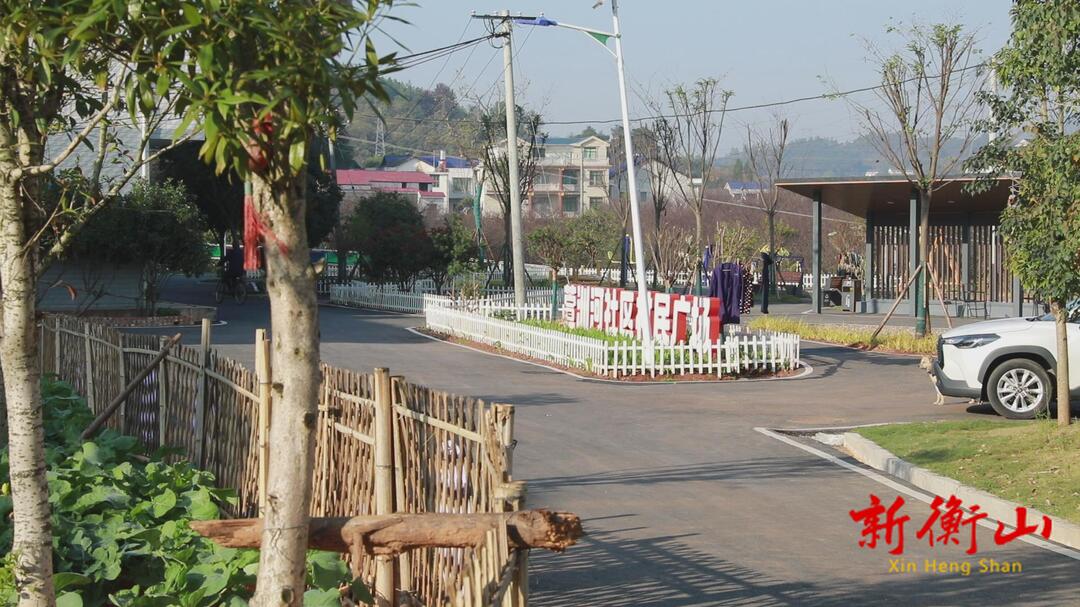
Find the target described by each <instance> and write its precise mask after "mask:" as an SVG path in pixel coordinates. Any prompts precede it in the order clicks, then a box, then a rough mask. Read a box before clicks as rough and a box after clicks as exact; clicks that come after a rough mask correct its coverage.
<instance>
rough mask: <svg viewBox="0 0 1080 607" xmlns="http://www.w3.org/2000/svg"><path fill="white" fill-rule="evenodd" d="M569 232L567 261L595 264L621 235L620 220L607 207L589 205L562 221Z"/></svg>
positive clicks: (616, 244) (585, 265)
mask: <svg viewBox="0 0 1080 607" xmlns="http://www.w3.org/2000/svg"><path fill="white" fill-rule="evenodd" d="M565 223H566V224H567V228H568V230H569V235H570V245H569V249H570V250H569V252H568V253H569V256H568V262H569V264H570V265H572V266H575V267H583V266H584V267H591V268H596V267H599V266H600V265H602V264H601V263H600V262H601V260H606V259H607V253H608V252H609V251H611V250H612V249H613V248H614V249H615V250H616V251H617V250H618V249H617V247H618V244H619V242H620V239H621V238H622V234H623V231H622V222H621V221H620V220H619V217H618V215H616V214H615V213H614V212H613V211H612V210H610V209H589V210H588V211H586V212H585V213H583V214H581V215H579V216H577V217H573V218H571V219H568V220H566V221H565Z"/></svg>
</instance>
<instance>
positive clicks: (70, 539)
mask: <svg viewBox="0 0 1080 607" xmlns="http://www.w3.org/2000/svg"><path fill="white" fill-rule="evenodd" d="M42 395H43V399H44V403H45V436H46V446H47V451H46V462H47V464H48V479H49V502H50V504H51V506H52V512H53V516H52V527H53V551H54V560H55V571H56V573H55V575H54V578H53V579H54V583H55V585H56V589H57V594H58V597H57V604H58V605H61V606H63V607H79V606H82V605H120V606H122V607H150V606H153V607H157V606H171V605H176V606H179V607H199V606H205V605H222V604H228V605H243V604H246V602H247V599H248V598H250V596H251V593H252V592H253V590H254V587H255V574H256V572H257V569H258V560H259V553H258V551H256V550H237V549H233V548H222V547H220V546H218V545H217V544H214V543H213V542H211V541H210V540H207V539H205V538H203V537H202V536H200V535H199V534H197V533H195V531H193V530H192V529H191V528H190V527H189V526H188V525H187V523H188V522H189V521H192V520H207V519H215V518H218V517H219V515H220V508H221V507H222V506H223V505H226V504H229V503H232V502H233V500H234V499H235V498H234V497H233V495H232V492H231V490H226V489H219V488H217V487H215V486H214V477H213V475H211V474H210V473H208V472H205V471H201V470H198V469H196V468H194V467H192V466H191V464H190V463H188V462H186V461H183V460H180V461H177V462H175V463H169V462H167V461H164V460H163V459H162V456H163V455H165V453H164V452H162V453H158V454H155V455H154V456H153V457H152V458H151V460H150V461H149V462H147V463H143V462H142V461H140V460H139V459H138V458H137V457H136V456H137V455H139V453H140V451H141V446H140V445H139V444H138V441H137V440H136V439H135V438H134V437H131V436H125V435H122V434H118V433H116V432H113V431H111V430H106V431H104V432H103V433H101V434H100V435H99V436H98V437H97V438H95V440H93V441H87V442H82V441H81V440H80V438H79V433H80V432H81V430H82V429H83V428H85V427H86V425H87V424H88V423H89V422H90V420H91V419H92V415H91V413H90V411H89V409H87V408H86V405H85V403H84V402H83V400H82V398H81V397H79V396H78V395H77V394H75V393H74V391H73V390H72V389H71V387H70V386H68V385H67V384H64V383H61V382H58V381H55V380H53V379H51V378H50V379H46V380H45V381H44V382H43V384H42ZM0 479H3V481H4V485H3V490H2V491H0V549H2V550H4V552H5V553H10V547H11V542H12V526H11V520H10V516H9V515H10V513H11V508H12V504H11V496H10V494H9V491H8V489H7V480H8V453H7V450H6V449H5V450H3V451H0ZM13 565H14V559H13V557H12V556H11V555H10V554H8V556H7V557H6V558H5V560H4V561H2V562H0V604H14V603H15V601H16V598H17V597H16V593H15V586H14V578H13V575H12V567H13ZM307 577H308V580H307V581H308V585H309V588H310V589H309V590H307V592H305V594H304V603H305V604H306V605H339V604H341V598H342V596H343V595H342V590H341V589H345V595H347V596H350V597H351V598H352V599H353V600H356V601H367V602H370V601H371V597H370V595H369V594H368V593H367V590H366V588H364V587H363V585H362V584H359V583H355V582H352V579H351V576H350V575H349V569H348V567H347V566H346V565H345V563H344V562H342V560H341V558H340V556H339V555H337V554H335V553H329V552H317V551H312V552H310V553H309V555H308V576H307Z"/></svg>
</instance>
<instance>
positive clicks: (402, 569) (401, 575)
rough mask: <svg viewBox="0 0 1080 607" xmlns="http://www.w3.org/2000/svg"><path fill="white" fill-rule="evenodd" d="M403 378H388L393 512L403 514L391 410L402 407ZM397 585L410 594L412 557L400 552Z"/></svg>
mask: <svg viewBox="0 0 1080 607" xmlns="http://www.w3.org/2000/svg"><path fill="white" fill-rule="evenodd" d="M404 383H405V378H404V377H402V376H401V375H393V376H391V377H390V401H391V405H392V406H391V417H390V419H391V432H392V433H393V435H394V511H395V512H405V511H406V510H405V503H406V499H405V458H404V456H403V455H402V452H401V451H402V447H401V428H400V427H399V426H398V424H397V423H396V416H397V413H396V412H394V411H393V408H394V407H396V406H398V405H402V406H404V403H403V402H402V398H401V397H402V390H404V389H405V386H404ZM397 569H398V583H397V587H398V588H400V589H401V590H402V591H404V592H411V591H412V589H413V583H412V555H411V554H410V553H409V552H407V551H406V552H402V553H401V554H399V555H398V567H397Z"/></svg>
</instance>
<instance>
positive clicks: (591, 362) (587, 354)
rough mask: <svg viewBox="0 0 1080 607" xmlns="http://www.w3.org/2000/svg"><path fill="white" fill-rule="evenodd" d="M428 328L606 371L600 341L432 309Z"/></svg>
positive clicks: (604, 347)
mask: <svg viewBox="0 0 1080 607" xmlns="http://www.w3.org/2000/svg"><path fill="white" fill-rule="evenodd" d="M425 316H426V324H427V327H428V328H429V329H431V330H433V331H438V332H440V333H446V334H448V335H453V336H455V337H463V338H465V339H469V340H472V341H476V342H480V343H483V344H487V345H490V346H495V347H497V348H501V349H503V350H507V351H509V352H514V353H515V354H524V355H525V356H528V357H531V358H536V359H540V360H544V361H548V362H553V363H556V364H560V365H565V366H568V367H579V368H582V369H585V370H587V371H597V372H600V373H603V372H604V371H605V367H606V362H607V355H608V347H607V344H606V343H605V342H604V341H603V340H601V339H592V338H588V337H580V336H577V335H570V334H569V333H563V332H561V331H552V330H550V329H541V328H540V327H531V326H529V325H524V324H521V323H517V322H511V321H508V320H501V319H498V318H492V317H490V316H483V315H481V314H477V313H474V312H468V311H466V310H455V309H453V308H449V307H441V306H431V307H429V308H427V310H425Z"/></svg>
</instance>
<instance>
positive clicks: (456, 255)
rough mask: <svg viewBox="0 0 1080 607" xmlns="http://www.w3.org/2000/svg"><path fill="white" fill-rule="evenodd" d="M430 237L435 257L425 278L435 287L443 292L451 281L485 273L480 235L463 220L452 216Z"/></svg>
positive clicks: (432, 232) (429, 263)
mask: <svg viewBox="0 0 1080 607" xmlns="http://www.w3.org/2000/svg"><path fill="white" fill-rule="evenodd" d="M428 236H429V238H430V239H431V244H432V255H431V259H430V260H429V262H428V267H427V268H426V269H425V274H427V275H428V276H429V277H430V278H431V280H432V281H433V282H434V283H435V289H436V290H438V291H442V288H443V285H444V284H445V283H446V281H447V280H453V279H454V278H456V277H458V276H462V275H464V274H467V273H469V272H479V271H480V270H481V268H482V266H481V264H480V247H479V246H478V245H477V244H476V235H475V234H474V233H473V231H472V230H470V229H469V228H468V227H466V225H465V222H464V221H462V220H461V217H460V216H458V215H450V216H449V217H447V218H446V222H445V223H444V224H443V225H442V226H440V227H438V228H435V229H434V230H430V231H429V232H428Z"/></svg>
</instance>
